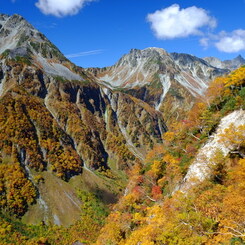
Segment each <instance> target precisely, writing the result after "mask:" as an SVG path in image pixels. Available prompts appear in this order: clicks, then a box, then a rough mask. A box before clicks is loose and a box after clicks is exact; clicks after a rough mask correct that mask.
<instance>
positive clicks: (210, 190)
mask: <svg viewBox="0 0 245 245" xmlns="http://www.w3.org/2000/svg"><path fill="white" fill-rule="evenodd" d="M242 62H243V58H242V57H240V56H239V57H237V58H235V59H234V60H232V61H225V62H221V61H219V60H218V59H215V58H212V59H211V58H210V59H200V58H197V57H195V56H192V55H189V54H179V53H168V52H166V51H165V50H163V49H160V48H147V49H144V50H138V49H132V50H131V51H130V53H129V54H126V55H124V56H123V57H122V58H121V59H120V60H119V61H118V62H117V63H116V64H115V65H114V66H111V67H105V68H88V69H83V68H81V67H77V66H76V65H74V64H73V63H71V62H70V61H69V60H68V59H66V58H65V57H64V55H63V54H62V53H61V52H60V51H59V49H58V48H57V47H56V46H55V45H53V44H52V43H51V42H50V41H49V40H48V39H47V38H46V37H45V36H44V35H43V34H42V33H40V32H39V31H38V30H36V29H35V28H34V27H33V26H32V25H30V24H29V23H28V22H27V21H26V20H25V19H24V18H23V17H21V16H19V15H13V16H8V15H3V14H2V15H0V239H1V242H3V243H4V244H73V245H75V244H85V243H86V244H91V243H94V242H95V243H96V244H101V245H104V244H115V245H116V244H130V245H131V244H143V243H144V244H217V243H224V244H226V243H227V244H233V243H239V244H243V243H244V219H245V215H244V214H245V212H244V205H243V203H244V201H245V199H244V196H245V195H244V176H245V167H244V155H245V142H244V135H245V132H244V130H245V127H244V120H245V118H244V115H245V113H244V109H245V101H244V99H245V90H244V81H245V79H244V74H245V67H244V66H242V67H240V68H239V69H237V70H235V71H233V72H232V73H230V74H228V72H229V70H230V69H232V67H235V66H238V65H239V64H242ZM211 63H212V64H211ZM223 64H227V66H223ZM218 76H222V77H221V78H217V79H215V78H216V77H218ZM213 79H214V80H213ZM212 80H213V81H212ZM112 204H114V205H113V206H112ZM108 207H110V209H109V208H108ZM106 217H107V218H106ZM26 224H35V225H34V226H28V225H26ZM56 225H58V226H59V227H58V226H56Z"/></svg>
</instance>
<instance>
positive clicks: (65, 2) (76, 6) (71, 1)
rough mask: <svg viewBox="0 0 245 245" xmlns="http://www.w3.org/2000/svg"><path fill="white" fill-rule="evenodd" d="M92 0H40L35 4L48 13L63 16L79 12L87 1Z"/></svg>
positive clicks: (90, 0)
mask: <svg viewBox="0 0 245 245" xmlns="http://www.w3.org/2000/svg"><path fill="white" fill-rule="evenodd" d="M92 1H94V0H38V2H37V3H36V4H35V5H36V6H37V7H38V8H39V9H40V10H41V12H42V13H44V14H46V15H54V16H57V17H63V16H66V15H75V14H77V13H78V12H79V10H80V9H81V8H82V7H83V6H84V4H85V3H88V2H92Z"/></svg>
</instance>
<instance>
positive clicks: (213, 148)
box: [176, 110, 245, 192]
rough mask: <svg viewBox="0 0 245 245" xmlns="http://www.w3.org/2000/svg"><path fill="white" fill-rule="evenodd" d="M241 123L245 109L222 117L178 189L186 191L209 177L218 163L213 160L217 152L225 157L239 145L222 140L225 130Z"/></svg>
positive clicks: (243, 121) (244, 116) (244, 121)
mask: <svg viewBox="0 0 245 245" xmlns="http://www.w3.org/2000/svg"><path fill="white" fill-rule="evenodd" d="M241 125H243V126H244V125H245V111H244V110H239V111H234V112H232V113H230V114H229V115H227V116H225V117H224V118H222V120H221V122H220V124H219V126H218V128H217V131H216V132H215V133H214V134H213V135H211V136H210V139H209V141H208V142H207V143H206V144H205V145H204V146H203V147H202V148H201V149H200V150H199V152H198V154H197V156H196V158H195V160H194V162H193V163H192V164H191V165H190V167H189V170H188V172H187V174H186V176H185V177H184V179H183V183H182V184H181V185H180V186H178V187H177V189H176V190H180V191H182V192H186V191H188V189H190V188H191V187H192V186H194V185H196V184H198V183H200V182H202V181H203V180H205V179H206V178H208V177H209V176H210V173H211V172H212V169H213V167H214V166H215V164H216V163H215V161H214V160H213V159H214V158H215V154H217V152H219V153H221V154H222V155H223V157H226V156H227V155H228V154H229V153H230V152H232V151H233V150H234V148H235V147H237V146H236V145H234V142H229V141H228V140H224V139H223V140H221V137H222V135H223V134H225V130H226V129H228V128H230V127H232V128H236V127H237V128H238V127H239V126H241ZM244 137H245V135H244Z"/></svg>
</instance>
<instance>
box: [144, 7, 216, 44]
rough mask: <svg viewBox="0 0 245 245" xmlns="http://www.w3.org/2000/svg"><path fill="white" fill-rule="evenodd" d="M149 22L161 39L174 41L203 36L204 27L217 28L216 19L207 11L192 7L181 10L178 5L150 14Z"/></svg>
mask: <svg viewBox="0 0 245 245" xmlns="http://www.w3.org/2000/svg"><path fill="white" fill-rule="evenodd" d="M147 20H148V21H149V22H150V23H151V28H152V30H153V31H154V33H155V35H156V37H157V38H159V39H174V38H180V37H187V36H190V35H200V34H202V31H201V28H202V27H210V28H214V27H216V20H215V18H213V17H211V16H210V15H209V14H208V12H207V11H206V10H205V9H202V8H197V7H196V6H192V7H189V8H185V9H180V6H179V5H178V4H174V5H171V6H170V7H168V8H165V9H162V10H158V11H156V12H155V13H152V14H148V16H147Z"/></svg>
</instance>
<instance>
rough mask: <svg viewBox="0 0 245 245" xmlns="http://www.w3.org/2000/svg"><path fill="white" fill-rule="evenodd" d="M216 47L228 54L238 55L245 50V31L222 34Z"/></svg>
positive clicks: (239, 30)
mask: <svg viewBox="0 0 245 245" xmlns="http://www.w3.org/2000/svg"><path fill="white" fill-rule="evenodd" d="M218 39H219V40H218V41H216V42H215V47H216V48H217V49H218V50H220V51H222V52H226V53H236V52H239V51H242V50H245V30H242V29H238V30H234V31H233V32H231V33H227V32H221V33H220V34H219V38H218Z"/></svg>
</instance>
